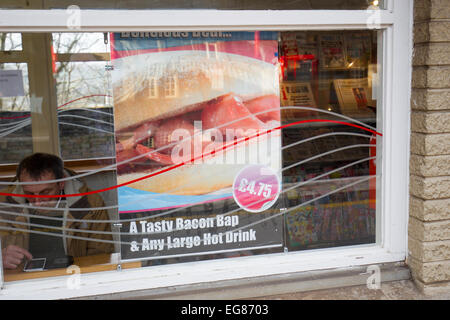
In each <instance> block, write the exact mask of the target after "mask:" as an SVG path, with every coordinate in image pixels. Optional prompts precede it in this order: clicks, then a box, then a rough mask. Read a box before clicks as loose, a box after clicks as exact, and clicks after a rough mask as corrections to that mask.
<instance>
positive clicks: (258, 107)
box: [244, 94, 280, 122]
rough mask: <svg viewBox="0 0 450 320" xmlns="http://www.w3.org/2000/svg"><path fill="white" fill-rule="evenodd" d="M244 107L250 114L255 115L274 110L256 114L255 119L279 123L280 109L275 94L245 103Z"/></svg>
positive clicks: (278, 100) (278, 99)
mask: <svg viewBox="0 0 450 320" xmlns="http://www.w3.org/2000/svg"><path fill="white" fill-rule="evenodd" d="M244 105H245V106H246V107H247V109H248V110H249V111H250V113H252V114H256V113H259V112H263V111H266V110H270V109H276V110H272V111H267V112H263V113H260V114H257V115H256V117H257V118H258V119H259V120H261V121H263V122H267V121H271V120H275V121H280V109H279V108H280V98H279V97H278V96H277V95H275V94H269V95H265V96H262V97H258V98H255V99H252V100H248V101H245V102H244Z"/></svg>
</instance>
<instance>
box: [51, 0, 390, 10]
mask: <svg viewBox="0 0 450 320" xmlns="http://www.w3.org/2000/svg"><path fill="white" fill-rule="evenodd" d="M383 2H384V1H383V0H375V1H374V0H314V1H311V0H293V1H270V0H248V1H238V0H190V1H180V0H171V1H167V0H153V1H123V0H116V1H108V2H103V1H102V2H98V3H96V2H95V1H83V0H81V1H80V0H79V1H70V3H69V2H67V3H65V4H64V5H63V4H61V2H60V1H55V0H53V1H47V3H48V4H47V6H46V7H48V8H67V7H68V6H69V5H77V6H79V7H80V8H82V9H94V8H108V9H219V10H321V9H327V10H365V9H367V8H368V7H370V6H376V7H380V8H384V7H383Z"/></svg>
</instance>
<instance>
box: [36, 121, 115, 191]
mask: <svg viewBox="0 0 450 320" xmlns="http://www.w3.org/2000/svg"><path fill="white" fill-rule="evenodd" d="M59 124H62V125H67V126H73V127H80V128H85V129H89V130H93V131H98V132H103V133H107V134H110V135H114V132H111V131H106V130H102V129H99V128H94V127H88V126H84V125H82V124H76V123H69V122H64V121H59ZM103 170H104V169H102V170H100V171H103ZM77 177H78V176H77ZM71 178H75V177H71ZM62 180H63V179H59V181H62ZM64 180H70V179H64ZM49 181H51V182H53V180H47V181H45V182H47V183H49ZM40 183H41V184H42V182H40ZM27 184H36V183H32V182H27Z"/></svg>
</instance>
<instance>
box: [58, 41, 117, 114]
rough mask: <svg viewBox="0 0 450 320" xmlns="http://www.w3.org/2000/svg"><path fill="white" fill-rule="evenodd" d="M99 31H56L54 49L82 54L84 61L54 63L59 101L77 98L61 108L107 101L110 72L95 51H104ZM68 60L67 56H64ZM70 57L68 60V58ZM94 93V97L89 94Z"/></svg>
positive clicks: (100, 103) (98, 104) (94, 105)
mask: <svg viewBox="0 0 450 320" xmlns="http://www.w3.org/2000/svg"><path fill="white" fill-rule="evenodd" d="M102 40H103V35H102V34H90V33H70V34H64V33H55V34H53V49H54V52H55V53H59V54H64V53H68V54H76V53H82V54H83V59H82V60H83V62H74V61H59V62H57V64H56V70H55V71H56V72H55V75H54V76H55V79H56V88H57V95H58V105H60V106H61V105H63V104H66V103H68V102H70V101H73V100H76V99H79V98H81V97H89V98H86V99H80V100H78V101H76V102H74V103H72V104H70V105H67V106H65V107H64V108H70V107H78V108H79V107H81V108H83V107H99V106H105V105H109V99H108V97H105V96H101V95H109V87H110V86H109V85H108V83H109V74H107V73H106V72H105V64H106V63H107V62H106V61H98V60H99V59H98V56H97V55H96V54H95V53H96V52H104V51H106V50H105V48H106V47H107V46H106V45H105V44H104V43H103V41H102ZM64 60H67V59H64ZM69 60H71V59H70V58H69ZM92 95H95V96H93V97H90V96H92Z"/></svg>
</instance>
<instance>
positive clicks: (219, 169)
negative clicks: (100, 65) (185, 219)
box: [113, 51, 281, 195]
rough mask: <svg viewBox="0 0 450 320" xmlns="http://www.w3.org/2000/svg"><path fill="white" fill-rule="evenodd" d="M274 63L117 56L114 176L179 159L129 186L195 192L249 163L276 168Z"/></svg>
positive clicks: (224, 182) (184, 54)
mask: <svg viewBox="0 0 450 320" xmlns="http://www.w3.org/2000/svg"><path fill="white" fill-rule="evenodd" d="M277 70H278V69H277V66H276V65H273V64H270V63H266V62H263V61H260V60H256V59H252V58H248V57H244V56H239V55H234V54H227V53H212V54H207V53H206V52H201V51H172V52H158V53H149V54H142V55H139V56H129V57H124V58H119V59H117V60H115V66H114V73H113V90H114V93H113V94H114V113H115V120H114V121H115V134H116V161H117V163H118V164H119V165H118V167H117V175H118V183H119V184H121V183H125V182H128V181H131V180H134V179H137V178H140V177H143V176H145V175H148V174H149V173H151V172H156V171H158V170H162V169H164V168H169V167H170V166H173V165H177V164H180V163H183V165H181V166H178V167H176V168H175V169H173V170H169V171H167V172H164V173H162V174H158V175H155V176H152V177H150V178H148V179H144V180H141V181H138V182H135V183H133V184H130V185H128V186H129V187H132V188H135V189H140V190H145V191H151V192H157V193H168V194H181V195H199V194H206V193H211V192H215V191H217V190H221V189H224V188H229V187H231V185H232V183H233V179H234V176H235V175H236V174H237V172H238V171H239V170H240V169H242V168H243V167H244V166H246V165H248V164H250V163H264V164H267V165H269V166H271V167H272V168H273V169H275V170H277V171H278V170H280V166H281V164H280V163H281V141H280V140H281V138H280V134H279V130H271V129H274V128H277V127H279V126H280V110H279V108H280V99H279V87H278V72H277ZM268 130H271V131H269V133H268ZM256 135H258V136H256ZM234 142H239V143H236V144H234V145H233V143H234ZM230 145H231V147H229V146H230ZM224 146H227V147H226V148H225V149H224ZM202 155H203V157H202ZM139 156H142V157H139ZM131 158H136V159H135V160H133V161H128V159H131ZM121 163H122V164H121Z"/></svg>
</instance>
